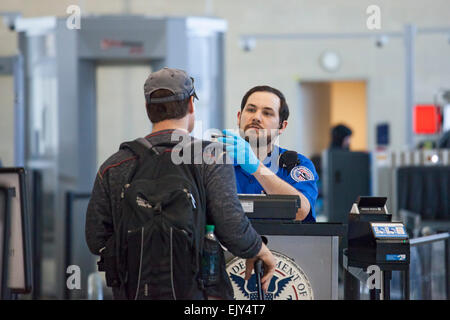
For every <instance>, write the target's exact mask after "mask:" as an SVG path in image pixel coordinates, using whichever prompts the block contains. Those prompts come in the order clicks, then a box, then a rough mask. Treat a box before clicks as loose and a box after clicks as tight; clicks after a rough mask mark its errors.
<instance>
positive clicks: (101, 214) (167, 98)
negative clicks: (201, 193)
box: [86, 68, 275, 299]
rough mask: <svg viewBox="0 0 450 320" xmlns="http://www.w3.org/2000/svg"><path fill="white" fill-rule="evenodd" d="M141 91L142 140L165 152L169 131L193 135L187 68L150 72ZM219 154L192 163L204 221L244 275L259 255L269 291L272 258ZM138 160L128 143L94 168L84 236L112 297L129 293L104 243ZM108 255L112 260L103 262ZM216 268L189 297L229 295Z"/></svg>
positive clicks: (191, 87) (111, 238)
mask: <svg viewBox="0 0 450 320" xmlns="http://www.w3.org/2000/svg"><path fill="white" fill-rule="evenodd" d="M144 94H145V99H146V109H147V115H148V117H149V119H150V121H151V122H152V124H153V130H152V132H151V133H150V134H149V135H148V136H146V137H145V140H146V141H147V142H145V141H143V143H144V144H146V143H150V144H151V145H153V146H155V145H158V144H164V143H166V146H161V147H158V146H157V147H156V148H155V149H157V150H158V151H159V152H162V153H164V152H165V151H167V143H170V142H171V141H172V142H173V140H172V137H173V136H175V135H176V136H178V137H182V139H183V140H185V141H187V140H189V141H193V142H195V140H197V139H195V138H193V137H191V136H190V135H189V133H190V132H192V130H193V127H194V120H195V112H194V110H195V108H194V98H197V96H196V94H195V88H194V79H193V78H191V77H190V76H188V75H187V74H186V72H185V71H182V70H178V69H169V68H163V69H161V70H159V71H156V72H153V73H151V74H150V75H149V77H148V78H147V80H146V81H145V85H144ZM197 141H199V140H197ZM205 145H207V143H205V142H203V143H202V147H203V148H204V146H205ZM204 150H205V149H204ZM172 152H173V151H172ZM211 157H214V154H211ZM217 160H219V159H217ZM220 160H221V161H214V162H212V163H209V164H207V163H204V162H203V163H201V164H198V165H197V164H195V165H196V166H197V167H198V169H199V172H200V173H201V178H202V179H201V181H200V183H201V184H202V185H203V187H202V188H204V190H205V200H206V201H205V202H206V203H205V204H204V206H205V207H206V210H205V211H206V220H207V222H208V224H213V225H215V231H214V233H215V235H216V237H217V238H218V240H219V241H220V243H221V244H222V245H223V246H225V247H226V248H227V249H228V250H229V251H230V252H231V253H232V254H234V255H235V256H239V257H241V258H245V259H247V261H246V279H249V278H250V276H251V272H252V270H253V264H254V262H255V261H256V260H257V259H261V260H262V261H263V264H264V276H263V278H262V288H263V290H265V291H267V289H268V286H269V283H270V280H271V278H272V275H273V273H274V271H275V259H274V257H273V255H272V253H271V252H270V250H269V249H268V248H267V247H266V246H265V245H264V243H263V242H262V241H261V237H260V236H259V235H258V234H257V232H256V231H255V230H254V229H253V227H252V226H251V224H250V222H249V220H248V219H247V217H246V216H245V214H244V212H243V209H242V206H241V204H240V202H239V200H238V198H237V193H236V182H235V177H234V169H233V166H232V165H230V164H224V163H226V161H223V159H220ZM138 164H139V162H138V159H137V157H136V155H135V154H133V152H131V151H130V150H129V149H126V148H124V149H120V150H119V151H118V152H116V153H115V154H113V155H112V156H111V157H110V158H109V159H108V160H106V161H105V162H104V163H103V164H102V165H101V166H100V169H99V171H98V174H97V177H96V179H95V184H94V187H93V190H92V196H91V199H90V202H89V205H88V209H87V216H86V241H87V244H88V247H89V249H90V251H91V252H92V253H93V254H95V255H100V256H101V257H102V259H103V258H104V260H105V269H106V279H107V282H109V285H110V286H112V288H113V293H114V297H115V298H116V299H127V298H129V296H128V297H127V296H126V295H124V294H123V293H122V290H121V289H120V288H121V286H123V283H121V277H120V276H118V275H115V274H114V273H117V271H116V270H117V265H116V261H118V259H119V260H120V259H121V257H118V258H117V257H114V256H115V254H114V250H110V248H109V247H108V246H110V243H111V242H114V236H115V233H117V232H118V230H117V225H116V224H117V221H120V219H121V218H122V207H121V201H120V200H121V193H122V192H123V187H124V186H125V185H126V184H127V183H129V179H130V176H131V175H132V173H133V172H134V170H135V169H136V167H137V165H138ZM197 183H198V181H197ZM224 200H226V204H225V203H224ZM196 232H204V231H203V230H196ZM111 252H112V253H111ZM144 254H145V253H144ZM108 261H109V263H110V265H108V266H107V265H106V264H107V263H108ZM111 261H112V262H111ZM219 269H220V270H221V275H222V276H220V283H219V284H218V285H216V286H215V287H211V288H207V289H206V291H205V290H203V289H202V290H203V293H204V295H202V296H201V297H199V296H195V297H191V298H192V299H202V298H205V297H211V296H214V297H216V298H221V299H232V298H233V289H232V286H231V283H230V280H229V279H228V277H227V275H226V271H225V265H224V261H221V265H220V266H219Z"/></svg>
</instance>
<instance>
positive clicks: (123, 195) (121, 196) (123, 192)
mask: <svg viewBox="0 0 450 320" xmlns="http://www.w3.org/2000/svg"><path fill="white" fill-rule="evenodd" d="M129 187H130V184H129V183H127V184H126V185H124V186H123V187H122V192H121V193H120V198H121V199H123V198H124V197H125V189H128V188H129Z"/></svg>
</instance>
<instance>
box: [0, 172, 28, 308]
mask: <svg viewBox="0 0 450 320" xmlns="http://www.w3.org/2000/svg"><path fill="white" fill-rule="evenodd" d="M0 193H1V196H0V199H1V203H0V259H1V273H0V274H1V278H0V281H1V286H0V287H1V292H0V298H1V299H3V300H11V299H16V298H17V294H28V293H30V292H31V290H32V272H33V267H32V261H31V239H30V232H29V219H30V212H29V203H28V201H29V199H28V191H27V185H26V171H25V170H24V168H20V167H18V168H0Z"/></svg>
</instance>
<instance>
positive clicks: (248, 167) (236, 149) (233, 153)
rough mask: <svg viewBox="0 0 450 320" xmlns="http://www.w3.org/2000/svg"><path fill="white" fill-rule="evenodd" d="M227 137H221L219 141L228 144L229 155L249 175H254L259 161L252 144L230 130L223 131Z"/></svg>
mask: <svg viewBox="0 0 450 320" xmlns="http://www.w3.org/2000/svg"><path fill="white" fill-rule="evenodd" d="M222 133H223V134H224V135H225V137H219V138H218V139H217V140H218V141H219V142H222V143H224V144H226V150H227V154H228V155H229V157H230V158H231V159H233V161H234V163H235V164H238V165H240V166H241V168H242V169H244V170H245V171H246V172H248V173H249V174H253V173H255V172H256V170H257V169H258V167H259V163H260V161H259V159H258V158H257V157H256V155H255V153H254V152H253V150H252V148H251V146H250V144H249V143H248V142H247V141H245V140H244V139H242V138H241V136H239V134H236V133H233V132H231V131H228V130H223V131H222Z"/></svg>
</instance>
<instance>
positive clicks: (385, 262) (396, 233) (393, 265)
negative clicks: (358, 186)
mask: <svg viewBox="0 0 450 320" xmlns="http://www.w3.org/2000/svg"><path fill="white" fill-rule="evenodd" d="M386 200H387V198H386V197H359V198H358V200H357V202H356V203H355V204H353V206H352V209H351V212H350V215H349V223H348V248H347V249H345V250H344V255H343V265H344V268H345V273H344V282H345V286H344V287H345V289H344V290H345V293H344V296H345V299H346V300H357V299H359V288H360V287H359V281H361V282H363V283H366V284H367V283H368V281H369V280H372V279H369V276H368V274H367V273H368V272H374V273H373V274H372V278H373V280H375V286H373V287H370V298H371V299H372V300H379V299H380V298H381V297H382V298H383V300H390V281H391V278H392V271H396V270H398V271H402V272H403V297H404V299H405V300H409V262H410V244H409V236H408V233H407V231H406V228H405V227H404V225H403V224H402V223H401V222H392V215H391V214H390V213H389V212H388V211H387V207H386ZM376 270H379V271H381V274H378V273H377V272H376ZM376 284H378V285H379V286H378V287H377V285H376ZM372 285H373V283H372Z"/></svg>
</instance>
